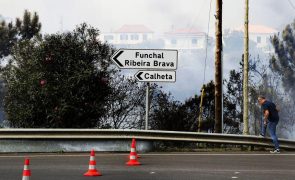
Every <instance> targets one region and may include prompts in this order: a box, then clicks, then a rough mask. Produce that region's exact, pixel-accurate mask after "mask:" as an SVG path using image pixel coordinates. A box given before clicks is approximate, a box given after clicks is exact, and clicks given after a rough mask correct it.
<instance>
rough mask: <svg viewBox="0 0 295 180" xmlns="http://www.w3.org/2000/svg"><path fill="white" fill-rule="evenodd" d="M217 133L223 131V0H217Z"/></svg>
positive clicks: (215, 128) (215, 130)
mask: <svg viewBox="0 0 295 180" xmlns="http://www.w3.org/2000/svg"><path fill="white" fill-rule="evenodd" d="M215 17H216V23H215V35H216V41H215V42H216V43H215V44H216V45H215V126H214V132H215V133H222V111H223V110H222V0H216V16H215Z"/></svg>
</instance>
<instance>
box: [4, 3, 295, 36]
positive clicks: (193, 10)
mask: <svg viewBox="0 0 295 180" xmlns="http://www.w3.org/2000/svg"><path fill="white" fill-rule="evenodd" d="M244 1H245V0H223V4H224V18H223V20H224V22H223V23H224V28H229V27H237V26H240V25H241V24H243V18H244ZM289 1H291V2H293V4H294V5H295V0H289ZM209 6H210V0H0V14H2V15H3V16H4V17H8V18H13V19H14V18H15V17H19V16H22V14H23V12H24V10H25V9H28V10H30V11H36V12H38V13H39V15H40V19H41V22H42V25H43V32H45V33H53V32H56V31H59V30H61V29H63V30H72V29H73V28H74V27H75V25H77V24H80V23H81V22H87V23H90V24H91V25H92V26H95V27H97V28H99V29H100V30H102V31H110V30H114V29H117V28H119V27H120V26H121V25H123V24H145V25H146V26H148V27H150V28H151V29H153V30H154V31H155V32H165V31H167V30H169V28H170V27H171V26H172V25H174V26H175V27H191V26H195V27H198V28H200V29H201V30H203V31H206V29H207V28H206V27H207V22H208V12H209ZM214 10H215V0H212V13H211V24H210V27H211V29H210V32H211V33H210V34H212V33H214V13H215V12H214ZM294 14H295V9H293V8H292V6H291V5H290V4H289V2H288V0H250V23H252V24H263V25H267V26H271V27H274V28H281V27H282V26H283V25H285V24H286V23H290V22H291V21H292V20H293V18H294Z"/></svg>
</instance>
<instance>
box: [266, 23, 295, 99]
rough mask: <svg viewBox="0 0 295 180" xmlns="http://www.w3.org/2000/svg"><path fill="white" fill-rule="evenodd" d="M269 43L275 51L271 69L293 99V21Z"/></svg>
mask: <svg viewBox="0 0 295 180" xmlns="http://www.w3.org/2000/svg"><path fill="white" fill-rule="evenodd" d="M271 42H272V45H273V47H274V50H275V54H274V55H273V56H272V58H271V60H270V65H271V68H272V70H273V72H274V73H277V75H278V76H280V77H281V78H282V79H281V80H282V85H283V87H284V88H285V89H286V91H288V92H290V93H291V96H292V97H295V84H294V81H295V20H294V22H293V23H292V24H289V25H287V26H286V27H285V29H284V30H283V32H282V33H281V38H280V37H279V34H278V35H274V36H273V37H272V38H271Z"/></svg>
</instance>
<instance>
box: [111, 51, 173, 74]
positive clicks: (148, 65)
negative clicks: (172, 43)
mask: <svg viewBox="0 0 295 180" xmlns="http://www.w3.org/2000/svg"><path fill="white" fill-rule="evenodd" d="M111 60H112V61H113V62H114V63H115V64H116V65H117V66H118V67H119V68H120V69H150V70H152V69H155V70H176V69H177V61H178V51H177V50H171V49H119V50H118V51H116V52H115V53H114V54H113V55H112V57H111Z"/></svg>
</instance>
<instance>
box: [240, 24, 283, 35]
mask: <svg viewBox="0 0 295 180" xmlns="http://www.w3.org/2000/svg"><path fill="white" fill-rule="evenodd" d="M235 30H237V31H243V32H244V26H240V27H238V28H236V29H235ZM277 32H278V31H277V30H276V29H273V28H271V27H267V26H263V25H254V24H249V33H253V34H274V33H277Z"/></svg>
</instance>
